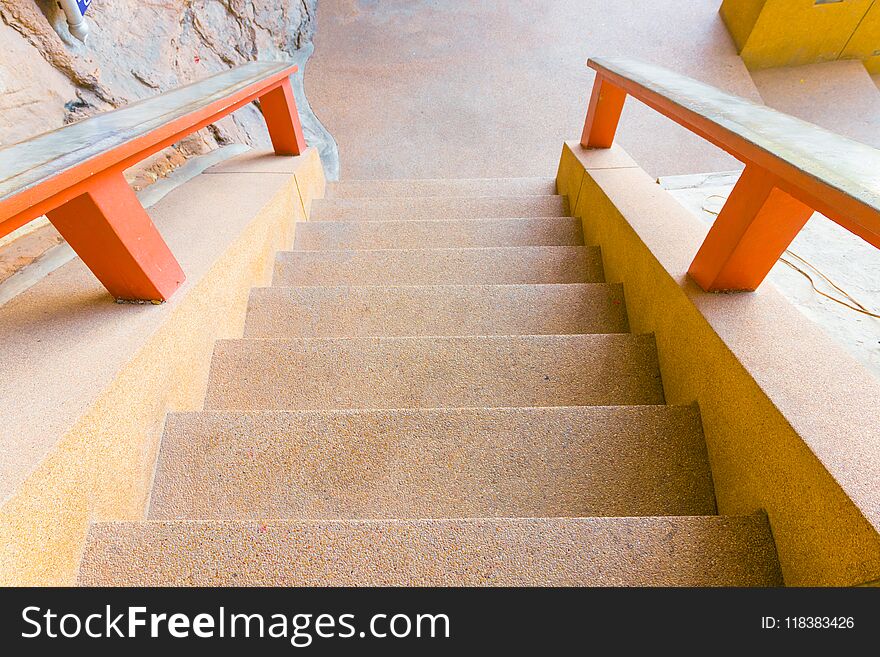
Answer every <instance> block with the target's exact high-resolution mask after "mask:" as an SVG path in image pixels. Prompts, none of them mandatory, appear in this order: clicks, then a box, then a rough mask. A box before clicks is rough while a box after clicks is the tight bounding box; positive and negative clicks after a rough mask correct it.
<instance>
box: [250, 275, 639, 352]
mask: <svg viewBox="0 0 880 657" xmlns="http://www.w3.org/2000/svg"><path fill="white" fill-rule="evenodd" d="M627 331H629V327H628V324H627V319H626V310H625V306H624V302H623V286H621V285H612V284H609V283H589V284H571V285H433V286H419V287H379V286H365V287H266V288H254V289H253V290H251V296H250V301H249V302H248V311H247V320H246V322H245V330H244V335H245V337H246V338H336V337H371V336H415V335H563V334H572V333H626V332H627Z"/></svg>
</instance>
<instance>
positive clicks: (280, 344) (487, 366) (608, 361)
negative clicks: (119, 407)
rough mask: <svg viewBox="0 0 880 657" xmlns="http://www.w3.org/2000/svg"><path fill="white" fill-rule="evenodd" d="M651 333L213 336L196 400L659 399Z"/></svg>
mask: <svg viewBox="0 0 880 657" xmlns="http://www.w3.org/2000/svg"><path fill="white" fill-rule="evenodd" d="M662 403H663V391H662V387H661V385H660V374H659V371H658V369H657V356H656V352H655V347H654V341H653V338H652V337H651V336H631V335H582V336H527V337H470V338H381V339H379V338H374V339H369V338H360V339H351V340H229V341H225V340H224V341H219V342H218V343H217V345H216V346H215V349H214V358H213V361H212V366H211V374H210V378H209V383H208V394H207V399H206V403H205V408H206V409H215V410H222V409H241V410H285V409H291V410H293V409H301V410H307V409H333V408H438V407H480V406H515V407H522V406H596V405H618V404H662Z"/></svg>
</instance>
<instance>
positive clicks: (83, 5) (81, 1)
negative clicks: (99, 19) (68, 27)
mask: <svg viewBox="0 0 880 657" xmlns="http://www.w3.org/2000/svg"><path fill="white" fill-rule="evenodd" d="M76 4H77V5H78V6H79V13H81V14H82V15H83V16H85V15H86V11H88V9H89V7H90V6H91V4H92V0H76Z"/></svg>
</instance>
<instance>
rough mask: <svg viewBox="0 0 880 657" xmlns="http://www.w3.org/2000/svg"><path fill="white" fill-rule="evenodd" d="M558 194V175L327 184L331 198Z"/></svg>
mask: <svg viewBox="0 0 880 657" xmlns="http://www.w3.org/2000/svg"><path fill="white" fill-rule="evenodd" d="M554 194H556V180H555V179H554V178H485V179H480V178H472V179H463V180H450V179H443V178H440V179H427V180H345V181H342V182H331V183H327V191H326V196H327V198H364V197H371V198H375V197H383V198H384V197H399V196H404V197H414V196H545V195H554Z"/></svg>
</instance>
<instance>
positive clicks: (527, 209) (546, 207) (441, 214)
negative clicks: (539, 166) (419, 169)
mask: <svg viewBox="0 0 880 657" xmlns="http://www.w3.org/2000/svg"><path fill="white" fill-rule="evenodd" d="M566 215H568V200H567V199H566V197H564V196H559V195H550V194H547V195H514V196H399V197H382V196H378V197H361V198H325V199H319V200H315V201H313V202H312V209H311V213H310V214H309V221H327V220H335V221H338V220H348V221H364V220H372V221H375V220H403V221H412V220H426V219H438V218H439V219H443V220H447V219H481V218H493V217H541V216H551V217H559V216H566Z"/></svg>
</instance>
